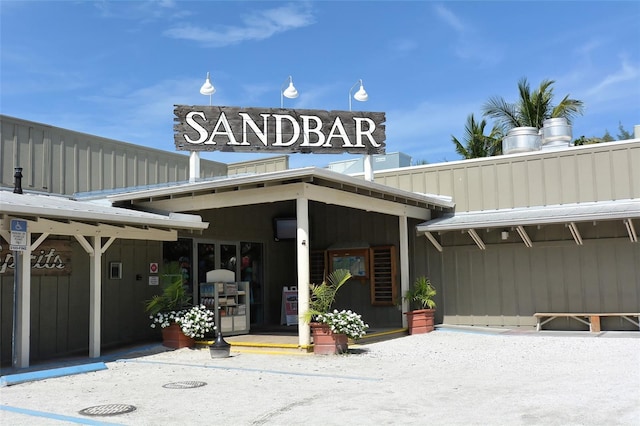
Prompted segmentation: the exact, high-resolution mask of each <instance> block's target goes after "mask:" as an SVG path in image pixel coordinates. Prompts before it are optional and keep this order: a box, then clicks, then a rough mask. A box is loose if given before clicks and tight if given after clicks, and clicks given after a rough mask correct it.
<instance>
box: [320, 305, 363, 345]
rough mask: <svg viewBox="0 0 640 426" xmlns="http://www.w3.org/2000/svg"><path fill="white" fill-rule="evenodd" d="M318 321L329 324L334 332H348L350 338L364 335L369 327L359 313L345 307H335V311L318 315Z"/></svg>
mask: <svg viewBox="0 0 640 426" xmlns="http://www.w3.org/2000/svg"><path fill="white" fill-rule="evenodd" d="M316 321H317V322H320V323H323V324H327V325H328V326H329V327H330V328H331V331H333V332H334V333H338V334H346V335H347V337H349V338H350V339H359V338H361V337H363V336H364V335H365V334H366V330H367V329H368V328H369V325H368V324H366V323H365V322H364V321H363V320H362V317H361V316H360V315H359V314H357V313H355V312H352V311H350V310H344V309H343V310H342V311H338V310H337V309H334V310H333V312H327V313H325V314H319V315H316Z"/></svg>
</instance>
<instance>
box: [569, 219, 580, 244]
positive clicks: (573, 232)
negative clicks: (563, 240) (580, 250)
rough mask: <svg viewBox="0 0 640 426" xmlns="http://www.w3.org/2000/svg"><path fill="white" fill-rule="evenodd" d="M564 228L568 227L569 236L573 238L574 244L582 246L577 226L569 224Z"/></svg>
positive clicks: (573, 223)
mask: <svg viewBox="0 0 640 426" xmlns="http://www.w3.org/2000/svg"><path fill="white" fill-rule="evenodd" d="M565 226H568V227H569V230H570V231H571V235H572V236H573V239H574V240H575V242H576V244H577V245H579V246H581V245H582V236H581V235H580V231H579V230H578V226H576V223H575V222H569V223H567V224H566V225H565Z"/></svg>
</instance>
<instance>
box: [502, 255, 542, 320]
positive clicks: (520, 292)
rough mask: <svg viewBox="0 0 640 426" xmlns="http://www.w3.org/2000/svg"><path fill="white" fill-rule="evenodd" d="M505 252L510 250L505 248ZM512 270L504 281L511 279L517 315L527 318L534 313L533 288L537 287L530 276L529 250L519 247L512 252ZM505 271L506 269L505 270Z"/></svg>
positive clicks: (536, 283)
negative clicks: (514, 292)
mask: <svg viewBox="0 0 640 426" xmlns="http://www.w3.org/2000/svg"><path fill="white" fill-rule="evenodd" d="M505 249H506V251H510V248H508V247H506V248H505ZM513 253H514V257H513V270H512V272H511V275H510V276H509V277H508V278H507V277H506V276H505V279H511V280H512V282H513V285H514V286H515V288H516V298H517V302H516V303H517V308H516V313H517V314H518V315H523V316H528V315H533V314H534V313H535V312H536V300H535V297H534V293H535V288H536V287H538V286H539V284H538V282H537V281H535V280H534V277H533V274H532V269H533V268H532V262H531V256H530V255H531V249H529V248H526V247H520V248H519V249H516V250H513ZM505 269H506V268H505Z"/></svg>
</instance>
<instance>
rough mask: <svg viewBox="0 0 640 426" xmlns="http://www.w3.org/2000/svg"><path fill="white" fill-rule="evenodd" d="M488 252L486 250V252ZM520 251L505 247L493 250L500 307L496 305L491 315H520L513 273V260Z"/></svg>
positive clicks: (519, 249)
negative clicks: (498, 285) (498, 284)
mask: <svg viewBox="0 0 640 426" xmlns="http://www.w3.org/2000/svg"><path fill="white" fill-rule="evenodd" d="M487 251H488V250H487ZM521 251H522V248H521V247H520V246H519V245H518V247H513V245H510V247H509V246H505V247H504V248H502V247H501V248H500V250H499V251H498V250H494V252H495V256H496V262H495V263H496V264H495V270H496V275H497V278H496V282H497V283H500V295H499V298H500V302H501V303H500V305H498V306H497V307H496V308H497V309H496V310H495V314H493V315H503V316H516V315H520V311H519V303H518V288H517V281H516V279H515V274H516V272H515V271H514V264H515V258H516V257H517V256H518V255H519V253H520V252H521Z"/></svg>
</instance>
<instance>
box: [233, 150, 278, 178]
mask: <svg viewBox="0 0 640 426" xmlns="http://www.w3.org/2000/svg"><path fill="white" fill-rule="evenodd" d="M288 168H289V157H288V156H287V155H282V156H279V157H272V158H267V159H264V160H252V161H243V162H240V163H231V164H229V165H228V174H229V176H232V175H241V174H253V173H268V172H277V171H280V170H287V169H288Z"/></svg>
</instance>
